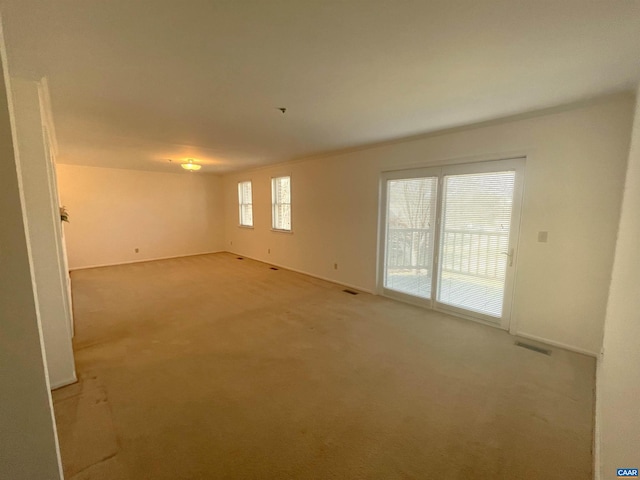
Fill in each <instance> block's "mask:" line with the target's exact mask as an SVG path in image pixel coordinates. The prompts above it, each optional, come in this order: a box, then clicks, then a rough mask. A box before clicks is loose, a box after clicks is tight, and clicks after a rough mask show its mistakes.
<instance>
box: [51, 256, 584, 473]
mask: <svg viewBox="0 0 640 480" xmlns="http://www.w3.org/2000/svg"><path fill="white" fill-rule="evenodd" d="M72 278H73V295H74V302H75V321H76V338H75V350H76V362H77V368H78V374H79V377H80V382H79V383H77V384H75V385H72V386H69V387H65V388H62V389H59V390H57V391H56V392H54V401H55V410H56V416H57V421H58V428H59V435H60V442H61V448H62V455H63V462H64V466H65V473H66V476H67V478H70V479H73V480H80V479H83V480H86V479H105V480H106V479H108V480H124V479H127V480H143V479H150V480H163V479H167V480H180V479H185V480H186V479H318V480H320V479H322V480H326V479H380V480H383V479H384V480H393V479H465V480H468V479H475V480H480V479H491V480H495V479H514V480H526V479H536V480H537V479H540V480H552V479H562V480H569V479H581V480H587V479H591V464H592V459H591V443H592V415H593V388H594V373H595V361H594V359H592V358H589V357H586V356H582V355H578V354H574V353H569V352H566V351H563V350H560V349H555V348H552V352H553V353H552V355H551V356H550V357H548V356H545V355H542V354H540V353H536V352H532V351H529V350H526V349H523V348H520V347H516V346H515V345H514V341H515V338H514V337H511V336H509V335H508V334H507V333H506V332H503V331H501V330H498V329H494V328H490V327H486V326H483V325H479V324H476V323H473V322H470V321H466V320H461V319H457V318H454V317H449V316H446V315H443V314H439V313H434V312H431V311H428V310H425V309H421V308H418V307H413V306H410V305H405V304H402V303H397V302H395V301H392V300H388V299H385V298H382V297H376V296H372V295H367V294H360V295H357V296H353V295H349V294H346V293H344V292H342V287H340V286H338V285H334V284H331V283H327V282H324V281H321V280H317V279H313V278H311V277H307V276H304V275H300V274H297V273H293V272H289V271H286V270H282V269H280V270H271V269H270V268H269V266H268V265H265V264H263V263H259V262H255V261H252V260H248V259H245V260H237V259H236V256H235V255H231V254H212V255H201V256H194V257H185V258H179V259H172V260H163V261H157V262H147V263H139V264H133V265H123V266H116V267H107V268H98V269H91V270H81V271H76V272H73V276H72Z"/></svg>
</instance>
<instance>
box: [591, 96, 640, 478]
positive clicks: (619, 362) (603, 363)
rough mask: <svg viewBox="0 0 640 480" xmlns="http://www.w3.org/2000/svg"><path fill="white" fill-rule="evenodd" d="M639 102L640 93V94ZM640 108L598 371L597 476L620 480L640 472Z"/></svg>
mask: <svg viewBox="0 0 640 480" xmlns="http://www.w3.org/2000/svg"><path fill="white" fill-rule="evenodd" d="M639 96H640V91H639ZM639 246H640V103H638V105H637V106H636V115H635V120H634V127H633V137H632V145H631V150H630V153H629V165H628V168H627V179H626V184H625V190H624V200H623V204H622V215H621V218H620V230H619V232H618V242H617V245H616V254H615V263H614V266H613V276H612V279H611V290H610V293H609V305H608V308H607V315H606V320H605V324H604V350H603V355H602V358H601V360H600V362H599V365H598V381H597V393H596V398H597V408H596V412H597V413H596V415H597V417H596V424H597V429H596V431H597V435H598V437H597V440H596V443H597V444H599V448H598V447H597V448H598V453H599V464H600V465H599V469H598V473H599V474H600V478H602V479H603V480H608V479H613V478H617V477H616V469H618V468H639V467H640V453H639V450H638V448H639V446H640V348H638V339H640V295H639V294H640V248H639Z"/></svg>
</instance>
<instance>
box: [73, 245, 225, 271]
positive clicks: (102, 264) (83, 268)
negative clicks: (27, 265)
mask: <svg viewBox="0 0 640 480" xmlns="http://www.w3.org/2000/svg"><path fill="white" fill-rule="evenodd" d="M222 252H224V250H216V251H213V252H200V253H186V254H184V255H172V256H169V257H156V258H146V259H144V260H131V261H129V262H115V263H101V264H97V265H86V266H82V267H73V268H70V269H69V271H70V272H73V271H74V270H87V269H89V268H102V267H115V266H117V265H130V264H132V263H143V262H155V261H157V260H171V259H172V258H183V257H195V256H197V255H209V254H211V253H222Z"/></svg>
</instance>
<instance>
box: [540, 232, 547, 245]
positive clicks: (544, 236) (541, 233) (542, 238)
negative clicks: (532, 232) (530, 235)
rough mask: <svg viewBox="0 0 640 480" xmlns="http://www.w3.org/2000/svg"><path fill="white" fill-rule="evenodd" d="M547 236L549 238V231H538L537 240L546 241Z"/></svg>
mask: <svg viewBox="0 0 640 480" xmlns="http://www.w3.org/2000/svg"><path fill="white" fill-rule="evenodd" d="M548 238H549V232H538V242H540V243H547V239H548Z"/></svg>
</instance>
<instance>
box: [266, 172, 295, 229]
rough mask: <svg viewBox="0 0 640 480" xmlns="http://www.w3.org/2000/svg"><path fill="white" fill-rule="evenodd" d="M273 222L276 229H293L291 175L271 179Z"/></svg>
mask: <svg viewBox="0 0 640 480" xmlns="http://www.w3.org/2000/svg"><path fill="white" fill-rule="evenodd" d="M271 203H272V217H271V224H272V227H273V229H274V230H285V231H290V230H291V177H277V178H273V179H271Z"/></svg>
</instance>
